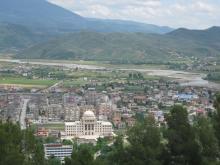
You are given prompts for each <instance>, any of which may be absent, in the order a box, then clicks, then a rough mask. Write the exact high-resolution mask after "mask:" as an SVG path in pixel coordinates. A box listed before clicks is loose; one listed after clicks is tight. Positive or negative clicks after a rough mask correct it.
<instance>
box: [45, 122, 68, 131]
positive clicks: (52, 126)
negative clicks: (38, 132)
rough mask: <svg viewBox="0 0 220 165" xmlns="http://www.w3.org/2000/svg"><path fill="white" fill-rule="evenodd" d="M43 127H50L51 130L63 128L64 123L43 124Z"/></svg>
mask: <svg viewBox="0 0 220 165" xmlns="http://www.w3.org/2000/svg"><path fill="white" fill-rule="evenodd" d="M43 127H45V128H47V129H52V130H64V129H65V125H64V123H57V124H44V125H43Z"/></svg>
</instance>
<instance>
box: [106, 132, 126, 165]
mask: <svg viewBox="0 0 220 165" xmlns="http://www.w3.org/2000/svg"><path fill="white" fill-rule="evenodd" d="M107 159H108V164H109V165H126V164H128V155H126V151H125V148H124V142H123V136H121V135H119V136H118V137H117V138H116V140H115V142H114V144H113V146H112V148H111V151H110V153H109V155H108V156H107Z"/></svg>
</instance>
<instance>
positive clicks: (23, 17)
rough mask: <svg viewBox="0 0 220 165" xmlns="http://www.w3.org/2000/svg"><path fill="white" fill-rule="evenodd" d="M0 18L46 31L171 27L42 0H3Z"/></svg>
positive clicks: (148, 30) (146, 30)
mask: <svg viewBox="0 0 220 165" xmlns="http://www.w3.org/2000/svg"><path fill="white" fill-rule="evenodd" d="M0 21H1V22H8V23H13V24H20V25H24V26H27V27H30V28H32V29H35V30H36V29H37V30H47V31H50V32H73V31H81V30H89V31H91V30H93V31H98V32H144V33H155V32H156V33H166V32H170V31H171V30H172V29H171V28H169V27H159V26H156V25H148V24H143V23H136V22H131V21H119V20H118V21H117V20H115V21H114V20H100V19H89V18H84V17H81V16H79V15H77V14H75V13H73V12H70V11H68V10H66V9H64V8H61V7H59V6H56V5H54V4H51V3H49V2H47V1H46V0H3V1H1V5H0Z"/></svg>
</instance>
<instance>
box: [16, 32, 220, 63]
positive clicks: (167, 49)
mask: <svg viewBox="0 0 220 165" xmlns="http://www.w3.org/2000/svg"><path fill="white" fill-rule="evenodd" d="M181 31H182V30H181V29H180V30H177V31H174V32H173V33H169V34H167V35H158V34H143V33H132V34H131V33H107V34H106V33H96V32H79V33H73V34H68V35H65V36H62V37H60V38H57V39H55V40H51V41H50V42H47V43H44V44H39V45H36V46H34V47H31V48H30V49H27V50H25V51H23V52H22V53H20V54H18V55H17V56H16V57H17V58H23V57H29V58H37V59H40V58H41V59H83V60H107V61H118V62H120V61H121V62H127V63H135V62H151V61H153V62H158V61H163V62H165V61H170V60H179V59H181V58H185V57H190V58H191V57H192V56H193V57H198V58H204V57H216V58H219V56H220V52H219V47H218V44H219V42H218V38H216V39H215V38H213V39H212V38H209V42H208V44H206V43H207V38H206V37H203V36H209V34H207V33H210V32H209V30H207V31H204V32H201V33H204V35H203V36H201V35H197V31H196V32H195V33H194V32H193V31H192V32H191V33H192V34H189V35H188V32H187V33H186V34H185V30H184V33H182V32H181ZM217 32H218V31H217ZM187 35H188V36H189V37H187ZM193 35H195V37H193ZM217 35H218V33H217V34H216V36H217ZM196 36H198V37H200V38H196Z"/></svg>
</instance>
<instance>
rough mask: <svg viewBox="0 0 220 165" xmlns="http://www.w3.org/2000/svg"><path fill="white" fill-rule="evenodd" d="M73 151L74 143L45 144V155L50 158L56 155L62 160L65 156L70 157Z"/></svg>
mask: <svg viewBox="0 0 220 165" xmlns="http://www.w3.org/2000/svg"><path fill="white" fill-rule="evenodd" d="M72 151H73V146H72V145H62V144H59V143H58V144H56V143H55V144H53V143H51V144H44V156H45V158H46V159H48V158H49V157H51V156H54V157H56V158H58V159H60V160H61V161H62V162H63V161H64V158H65V157H70V156H71V154H72Z"/></svg>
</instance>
